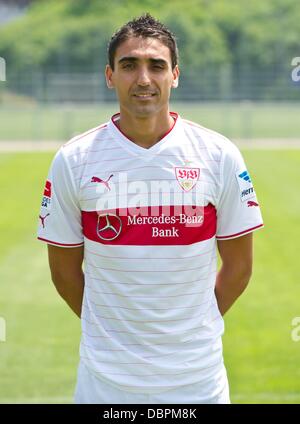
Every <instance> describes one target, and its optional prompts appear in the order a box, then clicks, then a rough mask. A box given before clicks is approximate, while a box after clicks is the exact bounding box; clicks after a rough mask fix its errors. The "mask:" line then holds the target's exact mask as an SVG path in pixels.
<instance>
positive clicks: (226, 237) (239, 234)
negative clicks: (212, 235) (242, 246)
mask: <svg viewBox="0 0 300 424" xmlns="http://www.w3.org/2000/svg"><path fill="white" fill-rule="evenodd" d="M263 226H264V224H260V225H257V226H256V227H252V228H248V230H245V231H241V232H240V233H236V234H231V235H229V236H217V239H218V240H224V239H228V238H235V237H239V236H241V235H243V234H247V233H250V232H252V231H254V230H257V229H258V228H261V227H263Z"/></svg>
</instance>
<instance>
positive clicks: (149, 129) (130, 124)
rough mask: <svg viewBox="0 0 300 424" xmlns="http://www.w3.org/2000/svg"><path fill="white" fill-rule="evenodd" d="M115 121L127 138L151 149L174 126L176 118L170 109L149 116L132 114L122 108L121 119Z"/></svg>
mask: <svg viewBox="0 0 300 424" xmlns="http://www.w3.org/2000/svg"><path fill="white" fill-rule="evenodd" d="M115 123H116V125H117V126H118V127H119V129H120V130H121V131H122V133H123V134H125V135H126V137H127V138H129V139H130V140H131V141H133V142H134V143H135V144H137V145H138V146H141V147H144V148H145V149H149V148H150V147H152V146H154V144H156V143H157V142H158V141H159V140H161V139H162V138H163V136H164V135H165V134H166V133H167V132H168V131H169V130H170V129H171V128H172V127H173V125H174V119H173V118H172V116H171V115H170V113H169V110H167V111H166V112H165V113H161V114H158V115H154V116H151V117H147V118H139V117H136V116H130V115H129V114H127V113H126V112H125V111H122V110H120V119H119V121H117V122H115Z"/></svg>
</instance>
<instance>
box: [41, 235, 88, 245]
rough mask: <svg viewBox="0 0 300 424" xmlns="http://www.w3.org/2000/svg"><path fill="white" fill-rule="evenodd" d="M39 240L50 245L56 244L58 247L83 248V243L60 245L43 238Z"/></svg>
mask: <svg viewBox="0 0 300 424" xmlns="http://www.w3.org/2000/svg"><path fill="white" fill-rule="evenodd" d="M38 240H42V241H45V242H47V243H50V244H55V245H56V246H65V247H79V246H83V243H76V244H66V243H58V242H56V241H52V240H47V239H44V238H42V237H38Z"/></svg>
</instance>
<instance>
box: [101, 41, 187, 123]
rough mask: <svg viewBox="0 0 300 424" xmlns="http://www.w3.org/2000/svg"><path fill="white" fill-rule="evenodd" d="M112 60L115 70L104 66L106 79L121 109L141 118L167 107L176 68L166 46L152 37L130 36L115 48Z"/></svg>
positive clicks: (175, 83)
mask: <svg viewBox="0 0 300 424" xmlns="http://www.w3.org/2000/svg"><path fill="white" fill-rule="evenodd" d="M114 64H115V69H114V71H113V70H112V69H111V67H110V66H109V65H107V67H106V71H105V74H106V81H107V85H108V87H109V88H115V90H116V92H117V96H118V99H119V102H120V108H121V110H124V111H126V112H127V113H129V114H130V115H131V116H134V117H141V118H142V117H143V118H147V117H151V116H153V115H156V114H158V113H159V112H161V111H162V110H168V105H169V97H170V91H171V88H172V87H174V88H175V87H177V85H178V77H179V69H178V66H176V67H175V68H174V69H173V70H172V65H171V52H170V49H169V48H168V47H167V46H165V45H164V44H162V43H161V42H160V41H159V40H157V39H155V38H141V37H133V38H130V39H128V40H127V41H125V42H124V43H122V44H121V45H120V46H119V47H118V48H117V51H116V55H115V62H114Z"/></svg>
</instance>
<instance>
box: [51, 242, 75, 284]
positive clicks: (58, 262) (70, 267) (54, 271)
mask: <svg viewBox="0 0 300 424" xmlns="http://www.w3.org/2000/svg"><path fill="white" fill-rule="evenodd" d="M48 258H49V266H50V270H51V275H52V280H53V281H58V280H63V279H64V278H66V277H68V278H72V277H74V276H77V275H80V274H81V273H82V263H83V246H80V247H74V248H64V247H57V246H53V245H50V244H48Z"/></svg>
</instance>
